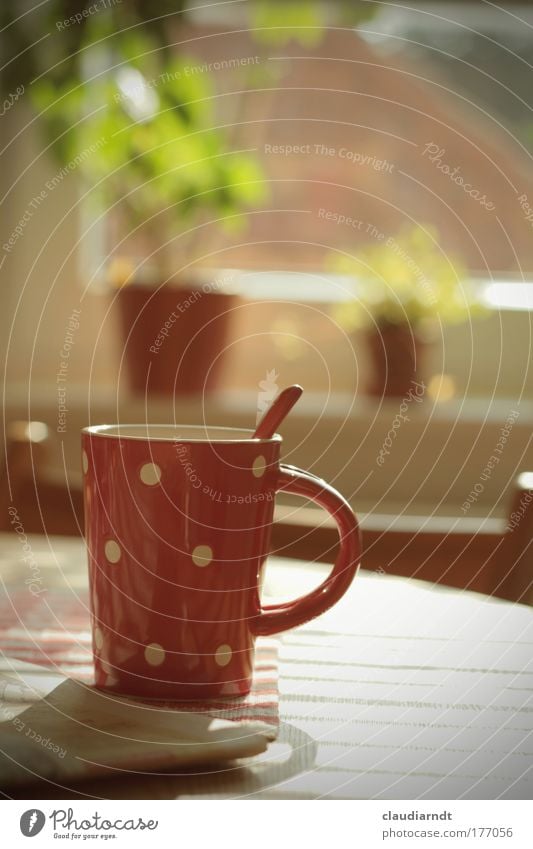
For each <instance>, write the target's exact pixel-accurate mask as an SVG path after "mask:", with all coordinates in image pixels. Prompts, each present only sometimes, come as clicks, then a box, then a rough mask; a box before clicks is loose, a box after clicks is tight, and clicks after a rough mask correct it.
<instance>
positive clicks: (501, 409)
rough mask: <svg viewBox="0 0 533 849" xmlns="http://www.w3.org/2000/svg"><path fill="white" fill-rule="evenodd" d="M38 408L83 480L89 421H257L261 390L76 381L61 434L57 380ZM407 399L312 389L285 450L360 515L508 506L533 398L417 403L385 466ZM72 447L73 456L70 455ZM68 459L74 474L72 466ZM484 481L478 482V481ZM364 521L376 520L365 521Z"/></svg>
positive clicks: (286, 429)
mask: <svg viewBox="0 0 533 849" xmlns="http://www.w3.org/2000/svg"><path fill="white" fill-rule="evenodd" d="M29 400H30V403H31V406H30V411H29V414H30V415H31V417H32V418H33V419H37V420H42V421H45V422H46V423H47V424H48V425H49V427H50V431H51V438H52V443H53V444H52V446H51V453H50V460H49V468H50V470H55V471H54V475H55V477H56V478H62V479H63V483H66V482H70V483H74V484H79V482H80V472H79V451H80V449H79V433H80V430H81V428H82V427H84V426H86V425H87V424H89V423H91V424H97V423H113V422H116V421H123V422H126V421H128V422H143V421H147V420H150V421H153V422H154V423H158V422H159V423H162V422H169V421H171V422H172V421H175V422H180V423H183V424H198V422H199V421H205V422H206V423H208V424H212V425H214V424H219V425H222V426H229V427H237V428H253V427H254V426H255V419H256V406H257V396H256V394H255V393H254V392H250V391H248V392H235V391H233V392H229V391H228V392H222V393H217V394H214V395H211V396H208V397H207V398H205V399H202V398H193V397H188V398H182V397H176V398H175V399H172V398H165V397H159V398H154V397H152V398H150V399H149V400H148V402H146V401H145V399H144V398H135V397H132V396H131V395H128V394H127V393H126V392H124V393H123V394H122V395H121V396H120V397H119V402H118V406H117V393H116V391H112V390H111V389H109V390H101V389H100V390H97V391H96V392H95V391H91V392H89V391H88V390H87V387H85V386H75V385H69V386H68V403H67V406H68V410H69V412H68V416H67V422H66V431H65V432H64V433H57V409H56V406H55V401H56V394H55V387H54V386H53V385H50V386H48V387H45V386H42V385H41V386H39V387H37V388H36V389H35V391H33V390H32V391H31V393H30V395H29ZM400 404H401V399H397V400H394V399H392V400H387V401H384V402H381V403H376V402H375V401H374V400H373V399H371V398H368V397H364V396H360V397H357V398H355V399H354V398H353V397H351V396H349V395H348V394H332V395H330V396H329V397H326V396H324V395H323V394H319V393H306V394H305V395H304V396H303V397H302V399H301V400H300V401H299V402H298V404H297V405H296V407H295V408H294V409H293V411H292V412H291V415H290V416H289V417H288V418H287V420H286V421H285V422H284V424H283V427H282V428H281V430H282V433H283V437H284V442H283V446H282V457H283V460H284V461H285V462H287V463H290V464H293V465H297V466H300V467H301V468H304V469H309V471H311V472H313V473H314V474H317V475H319V476H320V477H323V478H325V479H326V480H328V481H329V482H330V483H332V485H333V486H335V487H336V488H338V489H339V490H340V491H341V492H342V493H343V494H344V495H345V496H346V497H347V498H348V499H349V500H350V501H351V502H352V504H353V505H354V507H355V508H356V509H357V511H358V512H360V513H367V514H372V513H379V514H382V515H383V514H387V515H391V516H407V517H416V516H424V515H426V516H427V515H434V516H440V517H442V519H443V521H445V522H447V523H450V522H453V521H455V520H456V519H457V518H460V519H461V520H462V521H464V520H469V519H470V518H479V517H484V516H486V517H489V518H490V519H501V517H503V516H505V515H506V514H507V512H508V509H509V499H510V498H511V490H512V485H513V480H514V478H515V476H516V475H517V474H518V473H519V472H523V471H532V470H533V450H532V449H533V445H532V444H531V431H532V424H533V401H522V402H521V403H520V404H517V402H516V401H512V400H507V399H498V400H491V399H471V398H470V399H463V400H462V401H461V400H453V401H446V402H444V403H439V404H437V403H430V402H428V401H427V400H425V401H424V402H423V403H420V404H417V403H415V402H413V403H411V404H410V405H409V410H408V413H407V415H408V417H409V421H408V422H405V423H402V425H401V427H399V428H398V429H397V432H396V436H394V438H393V440H392V438H391V442H392V444H391V445H390V452H389V453H388V454H387V455H386V457H385V461H384V463H383V464H382V465H381V466H380V465H379V464H378V463H377V457H378V456H379V452H380V450H381V448H382V447H383V446H384V444H385V440H386V439H387V436H388V435H390V434H391V431H392V429H393V423H394V421H395V417H396V416H397V413H398V412H399V409H400ZM513 410H515V411H517V412H519V415H518V417H516V418H515V419H514V420H513V424H512V426H511V428H510V431H509V435H508V438H506V440H505V445H504V450H503V451H501V452H500V453H499V455H498V458H499V461H498V463H497V465H496V466H495V467H494V468H493V469H492V470H491V472H490V474H489V476H488V478H486V479H484V483H483V489H482V492H480V493H478V495H477V496H476V498H475V499H474V500H473V501H472V502H471V503H470V506H469V507H468V508H467V509H466V510H464V509H462V505H464V503H465V502H466V501H467V499H468V496H469V494H470V493H471V492H472V490H473V488H474V486H475V485H476V484H478V483H479V481H480V479H481V478H480V476H481V475H482V473H483V470H484V468H485V467H486V464H487V461H488V460H489V458H490V457H491V456H492V455H494V451H495V448H496V446H497V445H498V442H499V440H500V439H501V433H502V428H504V425H505V422H506V419H507V417H508V416H509V414H510V413H511V412H512V411H513ZM6 414H7V417H8V419H11V420H13V419H15V418H23V419H24V418H27V417H28V389H27V386H23V385H18V386H13V387H11V388H10V390H9V393H8V407H7V413H6ZM63 455H64V456H63ZM65 463H66V470H67V471H66V476H65V472H64V471H63V469H64V464H65ZM478 488H479V487H478ZM365 521H371V519H370V520H369V519H366V520H365Z"/></svg>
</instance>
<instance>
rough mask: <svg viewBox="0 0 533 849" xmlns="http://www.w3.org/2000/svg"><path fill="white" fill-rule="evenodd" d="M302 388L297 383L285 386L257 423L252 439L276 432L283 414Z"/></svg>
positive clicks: (287, 411) (292, 405)
mask: <svg viewBox="0 0 533 849" xmlns="http://www.w3.org/2000/svg"><path fill="white" fill-rule="evenodd" d="M302 392H303V389H302V387H301V386H298V384H296V383H295V384H294V386H287V388H286V389H283V391H282V392H280V394H279V395H278V397H277V398H276V399H275V400H274V401H273V402H272V404H271V406H270V407H269V408H268V410H267V411H266V413H265V414H264V416H263V418H262V419H261V421H260V422H259V424H258V425H257V427H256V429H255V432H254V435H253V436H252V439H270V438H271V437H272V436H274V434H275V433H276V430H277V429H278V427H279V426H280V424H281V422H282V421H283V419H284V418H285V416H286V415H287V414H288V413H289V412H290V411H291V410H292V408H293V407H294V405H295V404H296V402H297V400H298V398H299V397H300V395H301V394H302Z"/></svg>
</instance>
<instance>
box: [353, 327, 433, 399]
mask: <svg viewBox="0 0 533 849" xmlns="http://www.w3.org/2000/svg"><path fill="white" fill-rule="evenodd" d="M366 343H367V347H368V351H369V354H370V361H371V374H370V376H369V380H368V385H367V392H368V394H369V395H373V396H378V397H394V398H397V397H404V396H405V395H406V394H407V393H408V391H409V389H410V388H411V386H412V382H413V381H419V382H420V380H421V373H422V371H423V361H424V356H425V351H426V348H427V342H426V341H425V340H422V339H421V338H420V337H419V336H418V335H417V333H416V330H415V329H414V328H413V327H411V325H409V324H407V323H405V324H381V325H379V326H378V327H376V328H373V329H372V330H367V331H366Z"/></svg>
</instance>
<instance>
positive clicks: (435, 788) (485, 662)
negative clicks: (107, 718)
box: [0, 535, 533, 799]
mask: <svg viewBox="0 0 533 849" xmlns="http://www.w3.org/2000/svg"><path fill="white" fill-rule="evenodd" d="M31 544H32V547H33V552H34V555H35V557H36V559H37V561H38V563H39V566H40V569H41V573H42V576H43V581H45V582H46V585H47V586H52V585H54V583H59V584H60V583H64V582H67V583H68V584H69V585H70V586H72V587H82V586H84V585H85V584H86V572H85V554H84V551H83V546H82V543H81V542H80V541H79V540H66V539H60V538H54V539H51V540H48V541H47V540H46V539H44V538H39V537H34V538H32V539H31ZM24 568H26V569H27V567H25V566H24V565H23V564H21V561H20V546H19V544H18V541H17V540H16V539H13V537H8V536H7V535H4V536H1V537H0V577H1V579H2V580H3V581H4V582H7V583H12V582H13V581H16V580H17V579H18V580H21V578H22V576H23V574H24ZM322 576H323V570H322V569H321V567H312V568H311V567H306V566H305V564H302V563H298V562H297V561H280V560H277V561H274V560H273V561H272V565H271V567H270V575H269V580H268V582H267V592H268V594H269V595H272V596H275V597H278V596H282V597H284V598H287V597H288V595H289V594H290V595H293V596H294V595H298V594H299V593H300V592H303V591H305V590H307V589H308V588H310V586H311V585H312V584H316V583H318V582H319V581H320V580H321V578H322ZM532 646H533V609H531V608H527V607H524V606H521V605H513V604H511V603H508V602H504V601H500V600H491V599H486V598H484V597H482V596H478V595H475V594H473V593H468V592H461V591H458V590H449V589H444V588H432V587H431V586H429V585H426V584H423V583H421V582H418V581H413V580H407V579H404V578H396V577H391V576H387V575H386V574H372V573H364V572H363V573H360V575H359V576H358V578H357V579H356V581H355V582H354V584H353V586H352V588H351V590H350V591H349V592H348V594H347V595H346V596H345V598H344V599H343V600H342V601H341V602H340V603H339V604H338V605H337V606H336V607H335V608H334V609H333V610H331V611H329V612H328V613H327V614H325V615H324V616H322V617H321V618H320V619H317V620H315V621H314V622H311V623H309V624H308V625H306V626H304V627H301V628H299V629H297V630H295V631H292V632H289V633H287V634H285V635H283V637H282V640H281V648H280V714H281V727H280V735H279V738H278V742H276V743H275V744H273V745H272V746H271V747H270V748H269V750H268V752H267V753H265V754H264V755H262V756H260V757H259V758H257V759H254V760H252V761H246V762H241V763H239V764H236V765H235V764H233V765H228V766H225V767H224V766H223V767H220V768H218V769H217V770H215V771H213V770H211V771H209V772H208V773H188V774H186V775H181V776H174V775H159V776H148V777H147V776H144V777H133V778H126V779H123V778H121V779H113V780H110V781H107V782H101V781H100V782H98V783H96V782H94V783H93V784H89V783H85V784H84V785H83V786H82V787H78V788H72V792H71V793H70V794H69V795H70V796H72V797H76V796H81V797H83V796H87V795H89V796H91V795H93V796H98V797H104V798H125V799H127V798H190V797H194V798H206V797H207V798H241V797H246V798H256V799H257V798H284V799H290V798H296V799H302V798H320V797H325V798H350V799H351V798H379V799H394V798H397V799H418V798H421V799H446V798H449V799H460V798H467V799H475V798H480V799H492V798H494V799H496V798H508V799H531V792H532V789H533V786H532V765H533V700H532V696H533V653H532ZM38 793H39V798H47V797H49V798H54V796H55V795H57V793H56V794H54V792H53V791H47V788H46V787H44V788H43V787H42V786H40V787H39V790H38ZM21 795H22V796H23V797H24V798H28V796H27V790H26V791H23V792H22V793H21ZM61 798H62V797H61Z"/></svg>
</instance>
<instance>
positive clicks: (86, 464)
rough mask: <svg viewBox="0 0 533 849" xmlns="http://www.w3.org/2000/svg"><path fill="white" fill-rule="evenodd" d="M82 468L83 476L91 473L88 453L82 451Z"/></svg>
mask: <svg viewBox="0 0 533 849" xmlns="http://www.w3.org/2000/svg"><path fill="white" fill-rule="evenodd" d="M81 466H82V469H83V474H84V475H86V474H87V472H88V471H89V458H88V457H87V452H86V451H82V453H81Z"/></svg>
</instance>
